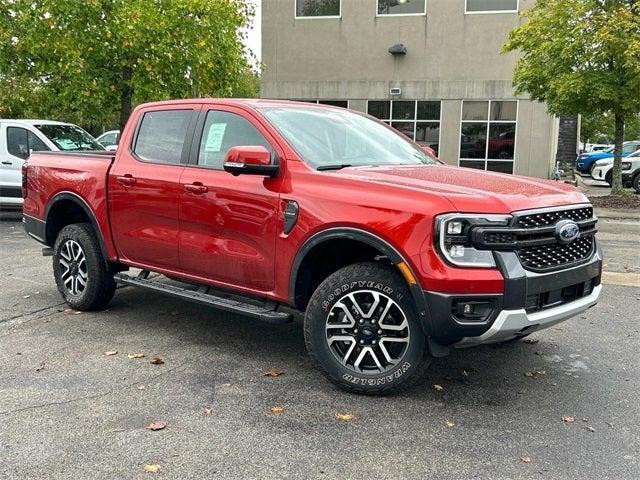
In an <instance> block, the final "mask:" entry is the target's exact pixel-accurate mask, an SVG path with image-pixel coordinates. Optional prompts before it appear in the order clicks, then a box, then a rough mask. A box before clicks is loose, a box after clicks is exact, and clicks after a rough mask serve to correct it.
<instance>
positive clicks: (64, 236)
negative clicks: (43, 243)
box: [53, 223, 116, 310]
mask: <svg viewBox="0 0 640 480" xmlns="http://www.w3.org/2000/svg"><path fill="white" fill-rule="evenodd" d="M78 248H79V249H80V254H81V256H83V258H84V261H82V260H81V258H82V257H81V256H79V258H80V260H76V259H75V258H74V257H75V255H76V254H77V252H78ZM70 252H72V253H71V254H70ZM69 259H70V260H69ZM65 263H66V264H68V265H69V267H67V266H65V265H64V264H65ZM74 272H75V273H74ZM53 276H54V278H55V280H56V285H57V287H58V291H59V292H60V294H61V295H62V298H64V299H65V301H66V302H67V303H68V304H69V306H70V307H71V308H73V309H75V310H99V309H102V308H105V307H106V306H107V305H108V304H109V302H110V301H111V299H112V298H113V294H114V292H115V290H116V283H115V281H114V280H113V272H112V271H111V270H110V269H109V267H108V265H107V263H106V261H105V258H104V257H103V255H102V251H101V250H100V244H99V243H98V239H97V238H96V234H95V232H94V231H93V227H92V226H91V225H90V224H88V223H74V224H71V225H67V226H66V227H64V228H63V229H62V230H61V231H60V233H59V234H58V238H56V241H55V244H54V245H53ZM82 282H84V285H82Z"/></svg>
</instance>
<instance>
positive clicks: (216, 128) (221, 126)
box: [198, 110, 275, 170]
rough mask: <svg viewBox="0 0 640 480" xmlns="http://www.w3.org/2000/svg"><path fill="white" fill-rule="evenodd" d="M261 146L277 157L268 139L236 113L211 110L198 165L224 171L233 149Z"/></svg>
mask: <svg viewBox="0 0 640 480" xmlns="http://www.w3.org/2000/svg"><path fill="white" fill-rule="evenodd" d="M255 145H260V146H263V147H265V148H266V149H267V150H269V151H270V152H271V156H272V157H273V156H274V155H275V151H274V150H273V147H272V146H271V145H270V144H269V142H268V141H267V139H266V138H264V136H263V135H262V134H261V133H260V132H259V131H258V129H257V128H256V127H254V126H253V125H252V124H251V123H250V122H249V121H248V120H247V119H245V118H243V117H242V116H240V115H236V114H235V113H229V112H223V111H220V110H211V111H210V112H209V113H208V114H207V119H206V121H205V124H204V130H203V132H202V139H201V140H200V151H199V154H198V165H200V166H203V167H208V168H213V169H216V170H222V169H223V165H224V159H225V157H226V156H227V152H228V151H229V149H230V148H231V147H238V146H255Z"/></svg>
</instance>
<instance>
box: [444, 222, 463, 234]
mask: <svg viewBox="0 0 640 480" xmlns="http://www.w3.org/2000/svg"><path fill="white" fill-rule="evenodd" d="M461 233H462V222H449V223H447V234H449V235H460V234H461Z"/></svg>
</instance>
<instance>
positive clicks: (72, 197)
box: [44, 192, 109, 262]
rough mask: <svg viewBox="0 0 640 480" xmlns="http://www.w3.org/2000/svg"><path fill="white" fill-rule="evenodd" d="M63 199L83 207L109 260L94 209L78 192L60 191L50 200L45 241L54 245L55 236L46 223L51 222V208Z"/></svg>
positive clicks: (45, 219)
mask: <svg viewBox="0 0 640 480" xmlns="http://www.w3.org/2000/svg"><path fill="white" fill-rule="evenodd" d="M63 200H69V201H71V202H73V203H74V204H76V205H77V206H78V207H80V208H81V209H82V211H83V212H84V213H85V214H86V215H87V217H88V218H89V221H90V222H91V226H92V227H93V230H94V231H95V233H96V238H97V239H98V244H99V245H100V251H101V252H102V257H103V258H104V259H105V262H108V258H109V257H107V249H106V248H105V245H104V238H103V237H102V231H101V230H100V227H99V225H98V221H97V220H96V217H95V215H94V214H93V211H92V210H91V207H89V205H88V204H87V202H86V201H85V200H84V199H83V198H82V197H81V196H80V195H78V194H76V193H72V192H60V193H57V194H56V195H54V196H53V197H52V198H51V200H50V201H49V204H48V205H47V209H46V210H45V214H44V221H45V241H46V244H47V245H49V246H53V243H54V242H55V240H56V239H55V238H49V232H48V230H47V227H46V224H47V223H48V222H49V214H50V213H51V209H52V208H53V207H54V206H55V205H56V204H57V203H59V202H61V201H63Z"/></svg>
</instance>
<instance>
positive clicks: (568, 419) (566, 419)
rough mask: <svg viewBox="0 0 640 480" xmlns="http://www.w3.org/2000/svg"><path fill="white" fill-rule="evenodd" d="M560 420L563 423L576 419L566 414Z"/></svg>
mask: <svg viewBox="0 0 640 480" xmlns="http://www.w3.org/2000/svg"><path fill="white" fill-rule="evenodd" d="M562 421H563V422H564V423H573V422H575V421H576V419H575V418H574V417H570V416H568V415H567V416H565V417H562Z"/></svg>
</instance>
